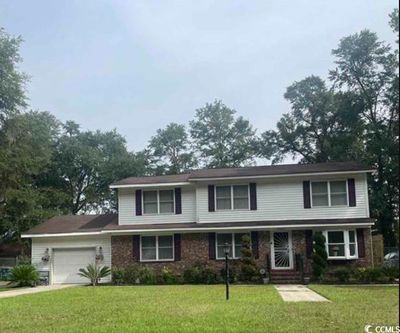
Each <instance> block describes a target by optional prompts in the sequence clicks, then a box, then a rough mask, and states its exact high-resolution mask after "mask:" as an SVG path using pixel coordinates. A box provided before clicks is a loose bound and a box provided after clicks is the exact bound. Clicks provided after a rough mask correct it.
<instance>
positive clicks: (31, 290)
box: [0, 284, 79, 298]
mask: <svg viewBox="0 0 400 333" xmlns="http://www.w3.org/2000/svg"><path fill="white" fill-rule="evenodd" d="M77 286H79V284H53V285H51V286H38V287H34V288H18V289H10V290H7V291H0V298H7V297H15V296H20V295H29V294H36V293H42V292H44V291H52V290H59V289H64V288H71V287H77Z"/></svg>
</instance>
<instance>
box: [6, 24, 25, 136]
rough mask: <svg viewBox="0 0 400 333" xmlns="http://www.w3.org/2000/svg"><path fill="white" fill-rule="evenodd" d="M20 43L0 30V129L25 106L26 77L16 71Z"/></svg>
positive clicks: (17, 39)
mask: <svg viewBox="0 0 400 333" xmlns="http://www.w3.org/2000/svg"><path fill="white" fill-rule="evenodd" d="M21 42H22V38H21V37H13V36H10V35H9V34H7V33H6V32H5V31H4V29H3V28H0V68H1V70H0V129H1V127H2V125H3V123H4V121H5V120H6V119H7V118H8V117H10V116H13V115H15V114H17V113H18V112H19V111H20V109H22V108H24V107H25V106H26V96H25V83H26V81H27V75H26V74H24V73H21V72H20V71H19V70H18V63H20V62H21V57H20V55H19V47H20V44H21Z"/></svg>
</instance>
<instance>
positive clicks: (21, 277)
mask: <svg viewBox="0 0 400 333" xmlns="http://www.w3.org/2000/svg"><path fill="white" fill-rule="evenodd" d="M9 281H10V282H12V283H15V284H17V286H19V287H34V286H36V283H37V282H38V281H39V273H38V271H37V270H36V268H35V267H34V266H32V265H30V264H23V265H17V266H15V267H13V268H12V269H11V272H10V276H9Z"/></svg>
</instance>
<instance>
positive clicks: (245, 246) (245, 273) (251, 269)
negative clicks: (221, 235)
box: [240, 235, 260, 282]
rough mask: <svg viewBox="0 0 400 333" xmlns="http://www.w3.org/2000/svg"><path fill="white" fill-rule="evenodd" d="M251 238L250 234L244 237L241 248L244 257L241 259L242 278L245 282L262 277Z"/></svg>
mask: <svg viewBox="0 0 400 333" xmlns="http://www.w3.org/2000/svg"><path fill="white" fill-rule="evenodd" d="M250 242H251V239H250V237H249V235H244V236H243V237H242V248H241V250H240V252H241V254H242V257H241V259H240V266H241V267H240V280H241V281H245V282H254V281H256V280H259V279H260V273H259V272H258V269H257V265H256V261H255V259H254V256H253V252H252V250H251V246H250Z"/></svg>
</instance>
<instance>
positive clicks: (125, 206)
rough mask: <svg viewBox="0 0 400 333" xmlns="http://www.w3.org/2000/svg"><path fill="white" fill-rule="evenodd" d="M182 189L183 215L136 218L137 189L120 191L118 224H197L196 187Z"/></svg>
mask: <svg viewBox="0 0 400 333" xmlns="http://www.w3.org/2000/svg"><path fill="white" fill-rule="evenodd" d="M181 189H182V214H152V215H141V216H136V203H135V202H136V200H135V189H129V188H128V189H119V190H118V222H119V224H120V225H124V224H140V223H179V222H195V220H196V192H195V189H194V187H192V186H187V187H186V186H185V187H181ZM146 190H151V188H146Z"/></svg>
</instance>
